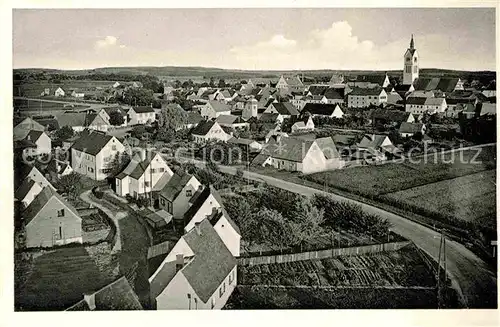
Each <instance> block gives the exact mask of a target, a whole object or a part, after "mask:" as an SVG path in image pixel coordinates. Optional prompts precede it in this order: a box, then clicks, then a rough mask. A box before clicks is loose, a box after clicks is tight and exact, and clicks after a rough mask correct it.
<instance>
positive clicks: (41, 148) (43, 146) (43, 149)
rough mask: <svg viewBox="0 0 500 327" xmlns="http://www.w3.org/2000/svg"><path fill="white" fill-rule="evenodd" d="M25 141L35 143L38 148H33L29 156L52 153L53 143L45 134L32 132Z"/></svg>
mask: <svg viewBox="0 0 500 327" xmlns="http://www.w3.org/2000/svg"><path fill="white" fill-rule="evenodd" d="M24 140H26V141H29V142H33V143H34V144H35V146H36V147H35V148H31V150H30V151H29V155H39V154H44V153H46V154H48V153H50V152H51V151H52V142H51V140H50V137H49V136H48V135H47V133H45V132H40V131H35V130H31V131H29V132H28V134H27V135H26V137H25V138H24Z"/></svg>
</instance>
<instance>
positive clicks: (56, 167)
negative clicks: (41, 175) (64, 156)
mask: <svg viewBox="0 0 500 327" xmlns="http://www.w3.org/2000/svg"><path fill="white" fill-rule="evenodd" d="M47 171H48V172H49V174H50V175H51V177H52V178H54V179H59V178H61V177H62V176H66V175H69V174H71V173H72V172H73V168H71V165H70V164H69V162H65V161H61V160H58V159H56V158H52V160H50V162H49V164H48V165H47Z"/></svg>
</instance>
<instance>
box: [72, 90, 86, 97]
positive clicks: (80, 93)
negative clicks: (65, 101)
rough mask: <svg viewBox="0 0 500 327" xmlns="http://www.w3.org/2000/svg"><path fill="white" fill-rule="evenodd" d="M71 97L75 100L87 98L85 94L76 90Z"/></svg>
mask: <svg viewBox="0 0 500 327" xmlns="http://www.w3.org/2000/svg"><path fill="white" fill-rule="evenodd" d="M71 96H72V97H73V98H80V99H83V97H85V93H83V92H77V91H76V90H73V92H71Z"/></svg>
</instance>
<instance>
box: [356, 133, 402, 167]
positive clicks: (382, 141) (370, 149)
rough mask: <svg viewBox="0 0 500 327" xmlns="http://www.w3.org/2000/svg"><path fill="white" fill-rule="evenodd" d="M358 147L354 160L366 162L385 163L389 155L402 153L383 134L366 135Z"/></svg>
mask: <svg viewBox="0 0 500 327" xmlns="http://www.w3.org/2000/svg"><path fill="white" fill-rule="evenodd" d="M356 147H357V149H356V151H355V152H354V154H353V155H352V157H353V159H355V160H362V161H366V162H377V161H383V160H386V159H387V155H391V156H395V155H399V153H400V152H401V151H400V150H399V149H398V148H397V147H396V146H394V144H393V143H392V141H391V139H390V138H389V136H387V135H382V134H366V135H365V136H364V137H363V139H361V141H360V142H359V143H358V144H357V145H356Z"/></svg>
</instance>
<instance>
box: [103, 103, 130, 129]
mask: <svg viewBox="0 0 500 327" xmlns="http://www.w3.org/2000/svg"><path fill="white" fill-rule="evenodd" d="M114 112H118V114H119V115H120V116H122V117H123V124H121V125H119V127H125V126H127V119H128V115H127V112H125V110H123V109H122V108H120V107H106V108H102V109H101V110H100V111H99V112H98V114H99V115H100V116H102V117H104V118H105V120H106V121H108V122H109V120H110V118H111V115H112V113H114ZM110 124H111V123H110Z"/></svg>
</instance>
